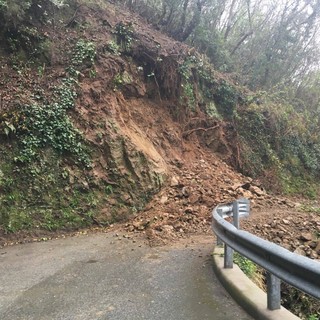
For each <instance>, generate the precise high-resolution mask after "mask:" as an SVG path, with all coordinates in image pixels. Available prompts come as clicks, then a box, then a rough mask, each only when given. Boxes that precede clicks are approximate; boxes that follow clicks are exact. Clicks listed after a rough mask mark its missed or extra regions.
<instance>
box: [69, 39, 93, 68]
mask: <svg viewBox="0 0 320 320" xmlns="http://www.w3.org/2000/svg"><path fill="white" fill-rule="evenodd" d="M95 57H96V46H95V44H94V43H93V42H91V41H86V40H83V39H80V40H79V41H78V42H77V43H76V45H75V47H74V50H73V53H72V58H71V63H72V65H73V67H82V66H83V65H85V66H87V67H92V66H93V65H94V59H95Z"/></svg>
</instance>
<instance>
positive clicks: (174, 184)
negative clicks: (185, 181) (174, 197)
mask: <svg viewBox="0 0 320 320" xmlns="http://www.w3.org/2000/svg"><path fill="white" fill-rule="evenodd" d="M178 186H179V179H178V178H177V177H175V176H173V177H172V178H171V181H170V187H178Z"/></svg>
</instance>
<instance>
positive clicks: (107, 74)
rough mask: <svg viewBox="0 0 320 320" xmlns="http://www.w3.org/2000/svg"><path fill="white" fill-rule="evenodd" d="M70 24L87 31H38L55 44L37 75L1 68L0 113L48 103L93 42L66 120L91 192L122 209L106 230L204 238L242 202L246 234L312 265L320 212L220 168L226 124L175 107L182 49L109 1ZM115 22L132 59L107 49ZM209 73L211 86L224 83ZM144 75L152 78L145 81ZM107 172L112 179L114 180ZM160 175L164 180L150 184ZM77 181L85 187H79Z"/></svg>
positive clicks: (319, 248)
mask: <svg viewBox="0 0 320 320" xmlns="http://www.w3.org/2000/svg"><path fill="white" fill-rule="evenodd" d="M75 23H76V24H77V25H78V26H81V25H87V26H90V27H87V28H83V29H81V28H80V30H81V31H79V30H77V29H72V28H68V29H67V30H66V32H64V30H62V29H57V30H53V29H51V28H45V27H44V29H43V30H41V32H42V33H43V34H44V35H45V36H46V37H48V38H49V39H51V41H54V42H55V44H56V45H55V46H53V47H52V51H51V52H50V59H51V66H48V67H47V68H46V70H45V75H44V76H39V75H37V73H36V70H32V69H28V68H26V69H23V72H14V71H13V70H12V69H11V68H10V67H9V66H8V65H7V64H4V67H3V69H2V72H1V75H0V90H1V110H9V109H14V108H15V107H16V105H17V101H18V104H22V103H28V102H29V100H30V96H32V95H33V94H34V91H35V90H36V91H37V90H38V91H42V92H47V94H48V96H50V90H51V88H52V87H53V85H54V84H55V83H58V82H59V79H61V77H64V76H65V73H66V71H65V67H66V64H67V63H68V61H67V58H66V56H67V54H68V53H70V51H71V47H72V45H73V44H74V43H75V42H76V39H78V38H82V39H83V38H84V39H88V40H90V41H93V42H94V43H95V45H96V47H97V59H96V60H97V61H96V64H95V71H96V76H95V77H94V78H91V77H90V76H89V69H86V68H85V67H84V69H83V72H82V73H81V74H80V79H79V95H78V100H77V106H76V109H75V110H74V112H73V113H72V114H71V117H72V118H73V120H74V122H75V123H76V125H77V127H79V129H80V130H81V131H82V132H83V134H84V136H85V138H86V140H87V141H88V142H90V144H91V145H92V146H93V148H94V150H95V159H94V165H93V168H92V170H91V172H90V178H91V179H92V180H94V181H95V184H96V185H99V183H101V181H103V182H105V183H108V184H110V185H112V186H113V185H115V186H119V188H120V191H121V192H122V193H121V195H120V197H121V201H122V203H124V204H125V205H126V207H124V208H119V207H116V209H117V210H118V211H117V212H118V215H119V216H121V215H123V216H124V217H125V218H127V219H129V220H128V222H125V223H123V224H120V225H113V226H112V228H123V229H125V231H126V232H128V234H129V233H145V234H146V236H147V237H148V239H149V241H150V244H151V245H161V244H166V243H167V242H171V241H173V240H174V239H178V238H181V237H187V236H188V235H189V234H191V233H200V234H201V233H210V232H211V229H210V223H211V211H212V209H213V207H214V206H216V205H217V204H219V203H225V202H230V201H233V200H235V199H237V198H239V197H245V198H249V199H250V200H251V206H252V214H251V215H250V217H249V218H248V219H247V220H246V221H243V222H242V227H243V228H244V229H246V230H249V231H251V232H253V233H255V234H257V235H259V236H261V237H264V238H266V239H268V240H271V241H274V242H276V243H278V244H281V245H283V246H284V247H286V248H288V249H289V250H292V251H296V252H298V253H300V254H303V255H307V256H309V257H310V258H313V259H317V258H319V256H320V242H319V239H318V237H319V232H320V215H319V214H316V213H304V212H302V211H301V210H300V209H301V205H300V204H299V203H295V201H292V200H289V199H285V198H282V197H277V196H272V195H270V194H268V193H266V192H265V190H264V189H263V186H262V185H261V183H260V182H259V181H254V180H252V179H251V178H249V177H245V176H243V175H241V174H239V173H237V172H236V171H235V170H234V169H233V168H232V167H231V166H229V165H228V164H227V163H229V164H230V165H235V164H236V163H237V158H238V155H237V148H236V139H235V137H236V136H235V132H234V131H233V128H232V126H230V124H228V123H226V122H223V121H218V120H216V119H213V118H209V117H207V116H206V115H205V114H204V113H203V112H202V111H201V110H200V109H196V111H195V112H191V111H190V109H188V107H186V105H184V104H183V103H181V101H178V97H179V95H180V94H181V92H180V90H181V88H180V87H179V83H180V82H179V81H180V80H179V74H178V72H177V68H178V65H179V63H180V62H182V61H183V60H184V59H185V58H186V57H188V56H189V55H190V48H189V47H188V46H187V45H185V44H182V43H180V42H177V41H173V40H172V39H171V38H169V37H167V36H165V35H163V34H161V33H160V32H158V31H157V30H154V29H153V28H152V27H151V26H150V25H149V24H147V23H146V22H145V21H144V20H143V19H141V18H140V17H138V16H136V15H134V14H132V13H130V12H126V11H125V10H124V9H123V8H120V7H117V6H114V5H112V4H106V10H97V8H94V7H87V6H83V7H81V8H80V9H79V10H78V11H77V15H76V17H75ZM119 23H122V24H123V25H124V26H130V28H132V29H133V30H134V33H133V36H132V37H133V40H134V41H133V45H132V48H131V51H130V53H126V52H122V53H121V55H119V54H111V53H110V52H108V49H107V46H108V44H109V43H110V41H115V38H114V28H115V26H116V25H117V24H119ZM193 54H196V53H193ZM141 67H142V68H141ZM142 69H143V71H141V70H142ZM212 72H214V75H215V77H216V78H217V79H219V78H223V77H224V76H223V75H221V74H218V73H217V72H215V71H214V70H213V71H212ZM152 73H155V74H156V75H157V77H154V78H153V77H150V74H152ZM118 75H121V76H122V78H123V79H122V82H121V84H117V83H116V77H117V76H118ZM30 79H32V80H30ZM12 97H13V98H14V99H12ZM110 168H111V169H112V170H113V172H115V171H117V172H118V173H117V174H118V175H117V176H116V178H115V177H114V176H112V175H111V174H110ZM158 178H159V179H160V178H161V179H163V181H161V182H159V181H156V179H158ZM79 179H81V177H79ZM83 184H86V185H87V183H86V181H83ZM71 187H72V186H71ZM121 188H122V189H121ZM126 190H127V191H126ZM159 190H160V191H159ZM156 191H158V192H157V193H156V195H154V196H153V197H151V200H150V201H149V200H148V204H147V205H146V206H145V208H144V209H143V210H142V212H138V213H136V214H135V215H133V216H132V215H131V216H130V217H128V216H127V214H126V211H128V207H130V209H131V212H132V208H135V206H136V204H137V203H139V201H140V202H141V199H142V197H144V195H145V198H146V199H149V198H150V194H154V193H155V192H156ZM117 197H118V198H117ZM118 200H119V194H118V193H117V194H115V195H114V196H112V195H111V196H110V197H109V198H108V199H107V200H106V201H105V204H104V207H103V208H102V209H101V210H100V212H99V213H97V214H96V216H95V222H96V223H97V225H98V227H95V228H92V229H91V230H93V231H96V230H103V231H106V229H105V228H103V227H101V225H102V224H103V223H104V222H105V221H107V220H108V219H109V217H110V212H111V210H112V209H114V208H115V205H116V202H117V201H118ZM299 208H300V209H299ZM109 228H110V227H109ZM77 232H90V231H89V230H84V231H77ZM66 234H71V235H72V234H74V231H70V232H69V231H60V232H56V233H51V232H48V231H43V230H34V231H21V232H17V233H16V234H3V233H2V237H1V238H0V245H8V244H13V243H21V242H26V241H39V240H41V239H42V240H46V239H48V238H51V237H60V236H65V235H66Z"/></svg>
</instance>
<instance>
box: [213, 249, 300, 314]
mask: <svg viewBox="0 0 320 320" xmlns="http://www.w3.org/2000/svg"><path fill="white" fill-rule="evenodd" d="M223 256H224V250H223V248H222V247H218V246H216V247H215V249H214V252H213V269H214V272H215V274H216V276H217V277H218V279H219V280H220V282H221V283H222V285H223V286H224V287H225V289H226V290H227V291H228V292H229V294H230V295H231V296H232V298H233V299H234V300H235V301H236V302H237V303H238V304H239V305H240V306H242V308H243V309H244V310H246V311H247V312H248V313H249V314H250V315H251V316H252V317H253V318H254V319H256V320H279V319H281V320H299V319H300V318H299V317H297V316H295V315H294V314H293V313H291V312H290V311H288V310H287V309H285V308H283V307H281V308H280V309H279V310H274V311H271V310H268V309H267V294H266V293H265V292H264V291H263V290H261V289H260V288H258V287H257V286H256V285H255V284H254V283H253V282H252V281H251V280H250V279H249V278H248V277H247V276H246V275H245V274H244V273H243V272H242V271H241V270H240V268H239V267H238V266H237V265H234V266H233V269H225V268H224V257H223Z"/></svg>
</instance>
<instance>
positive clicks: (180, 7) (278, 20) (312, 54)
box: [130, 0, 320, 90]
mask: <svg viewBox="0 0 320 320" xmlns="http://www.w3.org/2000/svg"><path fill="white" fill-rule="evenodd" d="M130 6H131V8H132V9H134V10H136V11H137V12H139V13H140V14H142V15H144V16H145V17H147V18H149V19H150V21H152V22H153V23H154V24H156V25H157V26H158V27H159V28H161V29H162V30H164V31H166V32H167V33H168V34H169V35H171V36H172V37H173V38H175V39H177V40H180V41H188V42H189V43H190V44H191V45H193V46H195V47H196V48H198V49H199V50H200V51H202V52H204V53H206V54H207V55H208V57H209V58H210V59H211V61H212V62H213V63H214V65H215V67H216V68H217V69H220V70H221V71H230V72H237V73H238V74H240V75H241V78H242V81H243V83H244V84H246V85H248V86H249V87H250V88H252V89H256V90H257V89H270V88H272V87H274V86H275V85H278V84H279V83H280V84H285V85H290V86H291V85H294V86H296V87H298V86H299V83H300V82H301V81H302V79H303V78H304V77H305V76H307V75H308V73H309V72H311V71H313V70H314V69H315V68H317V65H318V62H319V51H318V48H317V45H318V36H317V35H318V32H319V26H320V23H319V15H320V0H279V1H276V0H157V1H155V0H135V1H134V2H133V1H130Z"/></svg>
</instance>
